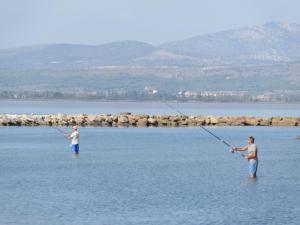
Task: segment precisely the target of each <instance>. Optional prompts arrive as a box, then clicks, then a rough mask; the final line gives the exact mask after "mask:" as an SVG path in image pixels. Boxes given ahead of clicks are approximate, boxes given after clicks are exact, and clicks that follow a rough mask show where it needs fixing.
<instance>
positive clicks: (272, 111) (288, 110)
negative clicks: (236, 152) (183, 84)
mask: <svg viewBox="0 0 300 225" xmlns="http://www.w3.org/2000/svg"><path fill="white" fill-rule="evenodd" d="M169 104H171V105H172V106H173V107H175V108H177V109H179V110H180V111H182V112H183V113H184V114H187V115H217V116H240V115H245V116H300V103H295V104H275V103H201V102H188V103H182V102H181V103H180V102H170V103H169ZM119 112H132V113H145V114H167V115H174V114H176V112H175V111H174V110H173V109H170V108H169V107H168V106H166V104H164V103H163V102H101V101H12V100H0V113H10V114H22V113H26V114H31V113H33V114H56V113H75V114H76V113H91V114H96V113H119Z"/></svg>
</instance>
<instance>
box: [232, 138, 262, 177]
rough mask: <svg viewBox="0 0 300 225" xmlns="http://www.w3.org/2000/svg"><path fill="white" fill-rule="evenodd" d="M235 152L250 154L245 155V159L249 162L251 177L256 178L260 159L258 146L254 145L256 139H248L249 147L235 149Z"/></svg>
mask: <svg viewBox="0 0 300 225" xmlns="http://www.w3.org/2000/svg"><path fill="white" fill-rule="evenodd" d="M232 150H233V151H246V150H248V154H247V155H245V159H247V160H248V161H249V175H250V177H251V178H255V177H256V172H257V167H258V158H257V146H256V144H254V137H252V136H250V137H248V139H247V145H246V146H244V147H233V148H232Z"/></svg>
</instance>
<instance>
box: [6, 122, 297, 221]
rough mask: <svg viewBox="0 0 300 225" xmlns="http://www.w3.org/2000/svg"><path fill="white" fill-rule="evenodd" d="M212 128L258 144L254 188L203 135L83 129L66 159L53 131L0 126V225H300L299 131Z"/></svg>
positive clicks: (64, 145)
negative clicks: (75, 148)
mask: <svg viewBox="0 0 300 225" xmlns="http://www.w3.org/2000/svg"><path fill="white" fill-rule="evenodd" d="M210 129H211V130H212V131H213V132H215V133H216V134H218V135H220V136H222V137H223V138H224V139H225V140H227V141H229V142H230V143H232V144H234V145H243V144H244V143H245V139H246V137H247V136H248V135H250V134H251V135H254V136H255V137H256V142H257V144H258V147H259V170H258V179H256V180H251V179H249V178H247V166H248V163H247V162H246V161H245V160H244V159H243V158H242V157H240V155H238V154H231V153H229V152H228V149H227V147H226V146H224V145H222V144H221V143H220V142H217V141H215V139H213V138H212V137H211V136H209V135H208V134H206V133H204V132H203V131H202V130H201V129H188V128H186V129H180V128H178V129H159V128H154V129H151V128H148V129H134V128H127V129H126V128H125V129H116V128H106V129H100V128H81V129H80V134H81V146H80V147H81V152H80V156H79V157H78V158H72V157H71V153H70V151H69V149H68V144H69V143H68V142H67V141H66V140H65V139H64V138H63V137H62V136H61V134H60V133H58V132H57V131H56V130H54V129H52V128H42V127H21V128H20V127H0V141H1V145H0V159H1V163H0V173H1V175H0V224H1V225H2V224H3V225H33V224H38V225H53V224H66V225H69V224H70V225H85V224H86V225H94V224H95V225H96V224H97V225H98V224H101V225H173V224H174V225H189V224H195V225H198V224H230V225H232V224H238V225H241V224H251V225H253V224H259V225H261V224H278V225H279V224H280V225H282V224H295V225H296V224H299V221H300V204H299V202H300V141H297V140H296V139H295V137H296V136H297V135H299V133H300V130H299V128H297V127H290V128H286V127H282V128H277V127H217V128H210Z"/></svg>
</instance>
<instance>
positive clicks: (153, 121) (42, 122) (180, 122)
mask: <svg viewBox="0 0 300 225" xmlns="http://www.w3.org/2000/svg"><path fill="white" fill-rule="evenodd" d="M73 125H78V126H91V127H197V126H200V125H201V126H300V117H246V116H225V117H220V116H201V115H199V116H176V115H143V114H140V115H134V114H131V113H118V114H93V115H90V114H89V115H88V114H76V115H68V114H55V115H12V114H0V126H73Z"/></svg>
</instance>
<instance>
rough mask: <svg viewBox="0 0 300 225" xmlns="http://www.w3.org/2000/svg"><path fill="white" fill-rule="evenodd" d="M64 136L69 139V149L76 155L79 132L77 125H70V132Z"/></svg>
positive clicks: (77, 153) (77, 152)
mask: <svg viewBox="0 0 300 225" xmlns="http://www.w3.org/2000/svg"><path fill="white" fill-rule="evenodd" d="M65 137H66V138H67V139H69V140H71V145H70V147H71V151H72V152H73V153H74V154H75V155H76V156H78V155H79V132H78V128H77V126H73V127H72V132H71V133H70V134H65Z"/></svg>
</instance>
